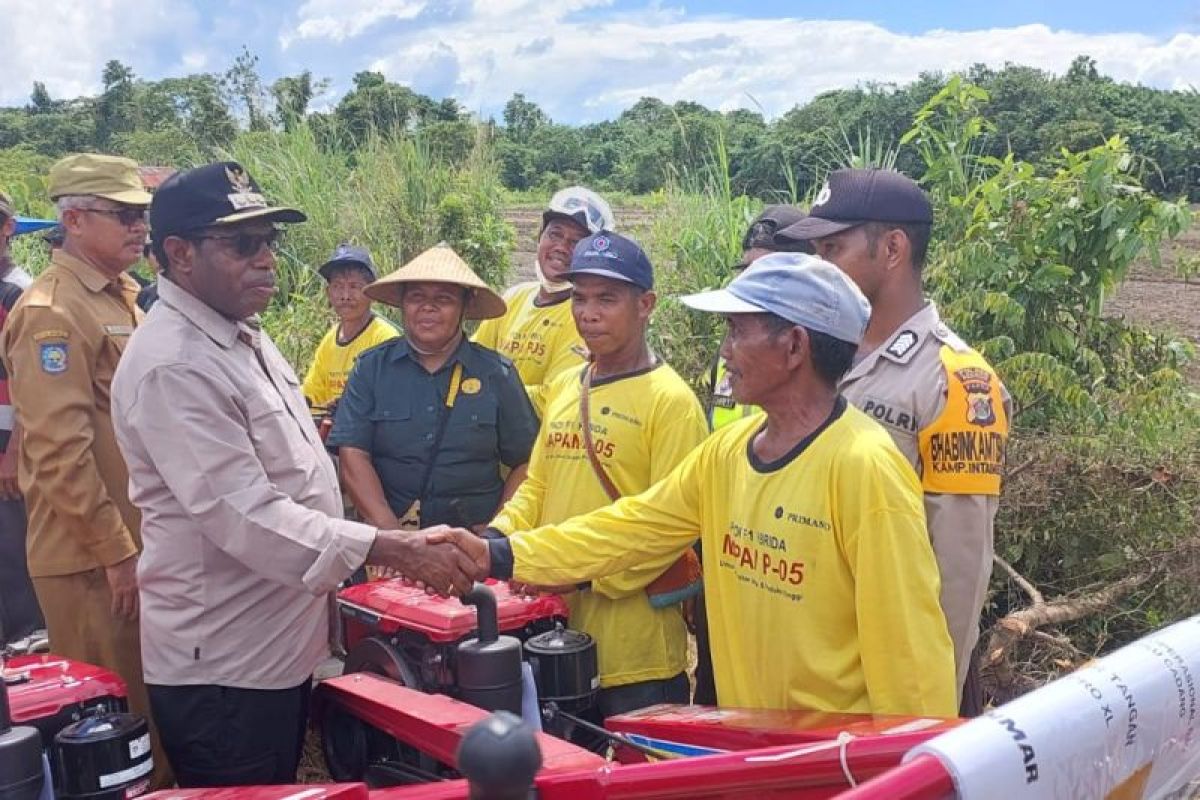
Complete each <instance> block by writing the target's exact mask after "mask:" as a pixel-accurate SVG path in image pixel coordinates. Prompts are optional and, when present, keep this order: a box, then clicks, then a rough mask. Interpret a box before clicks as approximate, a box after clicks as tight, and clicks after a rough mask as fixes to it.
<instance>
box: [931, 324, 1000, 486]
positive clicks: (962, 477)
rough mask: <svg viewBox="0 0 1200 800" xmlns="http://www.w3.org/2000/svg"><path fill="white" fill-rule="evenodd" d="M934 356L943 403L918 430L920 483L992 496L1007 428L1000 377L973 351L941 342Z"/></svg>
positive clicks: (998, 474)
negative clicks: (942, 375) (941, 381)
mask: <svg viewBox="0 0 1200 800" xmlns="http://www.w3.org/2000/svg"><path fill="white" fill-rule="evenodd" d="M939 357H940V360H941V366H942V369H943V370H944V373H945V376H946V401H945V406H944V407H943V409H942V412H941V414H940V415H938V417H937V419H935V420H934V421H933V423H932V424H930V425H929V427H927V428H924V429H923V430H921V432H920V434H919V443H918V447H919V452H920V456H921V466H922V474H921V483H922V486H923V488H924V489H925V491H927V492H935V493H939V494H977V495H993V496H994V495H998V494H1000V483H1001V477H1002V476H1003V474H1004V457H1005V450H1006V449H1007V444H1008V430H1009V428H1008V426H1009V422H1008V414H1007V411H1006V410H1005V407H1004V396H1003V388H1002V386H1001V384H1000V379H999V378H998V377H997V376H996V373H995V372H994V371H993V370H992V368H991V367H990V366H989V365H988V363H987V362H986V361H985V360H984V359H983V357H982V356H980V355H979V354H978V353H975V352H974V351H970V352H967V353H959V352H957V351H955V350H954V349H953V348H952V347H950V346H949V345H945V346H943V347H942V348H941V351H940V353H939Z"/></svg>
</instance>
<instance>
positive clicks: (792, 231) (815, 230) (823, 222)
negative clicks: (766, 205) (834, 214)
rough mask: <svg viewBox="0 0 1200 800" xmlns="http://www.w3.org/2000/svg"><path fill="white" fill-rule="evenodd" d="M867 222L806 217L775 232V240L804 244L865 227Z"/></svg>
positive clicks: (863, 220)
mask: <svg viewBox="0 0 1200 800" xmlns="http://www.w3.org/2000/svg"><path fill="white" fill-rule="evenodd" d="M868 221H869V220H865V219H859V220H841V219H821V218H820V217H813V216H808V217H805V218H804V219H802V220H800V221H799V222H795V223H793V224H791V225H789V226H787V227H786V228H783V229H782V230H780V231H777V232H776V234H775V238H776V239H782V240H784V241H788V242H806V241H808V240H810V239H821V238H823V237H825V236H833V235H834V234H835V233H841V232H842V231H848V230H850V229H851V228H855V227H858V226H859V225H865V224H866V223H867V222H868Z"/></svg>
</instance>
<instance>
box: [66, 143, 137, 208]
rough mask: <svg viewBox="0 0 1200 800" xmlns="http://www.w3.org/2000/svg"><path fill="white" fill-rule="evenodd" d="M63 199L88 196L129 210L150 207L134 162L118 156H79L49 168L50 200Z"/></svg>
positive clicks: (90, 154) (80, 154)
mask: <svg viewBox="0 0 1200 800" xmlns="http://www.w3.org/2000/svg"><path fill="white" fill-rule="evenodd" d="M66 195H91V196H93V197H103V198H104V199H105V200H112V201H113V202H114V203H125V204H126V205H131V206H148V205H150V193H149V192H147V191H146V188H145V187H144V186H143V185H142V179H141V177H140V176H139V175H138V165H137V162H136V161H134V160H133V159H129V158H121V157H120V156H102V155H98V154H96V153H79V154H78V155H73V156H67V157H66V158H64V159H61V160H59V161H58V162H57V163H55V165H54V166H52V167H51V168H50V199H51V200H57V199H58V198H60V197H64V196H66Z"/></svg>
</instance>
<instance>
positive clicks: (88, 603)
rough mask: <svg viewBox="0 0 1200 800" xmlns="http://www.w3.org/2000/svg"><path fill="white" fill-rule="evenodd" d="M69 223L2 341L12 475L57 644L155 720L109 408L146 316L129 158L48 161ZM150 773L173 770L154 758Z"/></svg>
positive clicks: (128, 510)
mask: <svg viewBox="0 0 1200 800" xmlns="http://www.w3.org/2000/svg"><path fill="white" fill-rule="evenodd" d="M49 188H50V197H51V199H53V200H54V201H55V202H56V203H57V205H58V211H59V218H60V219H61V221H62V225H63V228H64V231H65V234H66V238H65V241H64V242H63V246H62V248H61V249H59V250H55V251H54V254H53V256H52V258H51V262H50V266H49V267H48V268H47V269H46V271H45V272H43V273H42V274H41V275H40V276H38V278H37V279H36V280H35V281H34V282H33V284H32V285H31V286H30V287H29V288H28V289H27V290H26V291H25V293H24V295H22V297H21V299H20V300H19V301H18V303H17V305H16V306H15V308H14V309H13V311H12V314H11V315H10V316H9V318H8V320H7V322H6V324H5V326H4V331H3V334H2V335H0V344H2V347H3V358H4V363H5V366H6V367H7V369H8V374H9V378H10V390H11V394H12V401H13V406H14V407H15V410H16V415H17V417H18V418H19V419H20V420H21V425H22V427H23V429H24V436H23V441H22V443H21V459H20V464H19V469H18V479H19V482H20V487H21V491H22V492H23V493H24V494H25V501H26V505H27V508H28V513H29V533H28V536H29V538H28V554H29V573H30V575H31V576H32V578H33V584H34V589H35V591H36V592H37V596H38V600H39V602H40V603H41V606H42V610H43V612H44V613H45V617H46V627H47V630H48V632H49V635H50V647H51V649H52V650H53V651H54V652H55V653H57V654H58V655H61V656H65V657H67V658H73V659H78V660H79V661H85V662H88V663H91V664H96V665H99V666H102V667H106V668H108V669H111V670H113V671H115V672H117V673H118V674H119V675H120V676H121V678H122V679H123V680H124V681H125V684H126V686H127V688H128V691H129V705H130V708H131V710H132V711H133V712H134V713H137V714H141V715H144V716H146V717H147V718H149V716H150V706H149V703H148V701H147V699H146V690H145V686H144V685H143V682H142V663H141V651H140V647H139V643H138V588H137V558H138V553H139V552H140V551H141V536H140V533H139V524H140V520H139V516H138V512H137V510H136V509H135V508H134V507H133V505H132V504H131V503H130V502H129V497H128V482H129V477H128V474H127V473H126V469H125V462H124V461H123V460H122V458H121V453H120V451H119V450H118V449H117V440H116V437H115V435H114V433H113V425H112V419H111V417H110V414H109V396H110V385H111V383H112V378H113V373H114V372H115V371H116V369H117V361H118V359H120V357H121V352H122V351H123V350H124V349H125V345H126V342H128V341H129V337H130V335H131V334H132V333H133V331H134V328H135V327H136V326H137V324H138V322H139V321H140V320H141V317H142V312H141V311H140V310H139V309H138V307H137V304H136V300H137V293H138V285H137V283H135V282H134V280H133V279H132V278H130V277H129V276H128V275H126V274H125V270H127V269H128V268H129V267H130V266H132V265H133V263H134V262H136V261H137V260H138V259H139V258H140V257H141V254H142V245H143V243H144V242H145V240H146V230H147V226H146V206H147V205H148V204H149V203H150V195H149V194H148V193H147V192H146V191H145V189H144V188H143V187H142V183H141V180H140V179H139V178H138V172H137V164H135V163H134V162H133V161H130V160H129V159H125V158H115V157H112V156H101V155H91V154H81V155H75V156H69V157H67V158H64V159H62V160H61V161H59V162H58V163H56V164H55V165H54V166H53V167H51V169H50V186H49ZM157 763H158V765H159V766H158V771H157V772H156V773H155V784H157V785H163V784H165V783H166V782H167V781H168V780H169V777H168V776H169V770H167V769H166V767H165V760H163V759H158V760H157Z"/></svg>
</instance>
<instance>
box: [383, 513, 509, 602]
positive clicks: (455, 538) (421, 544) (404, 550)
mask: <svg viewBox="0 0 1200 800" xmlns="http://www.w3.org/2000/svg"><path fill="white" fill-rule="evenodd" d="M367 563H368V564H370V565H373V566H381V567H388V568H390V569H392V570H394V571H395V572H398V573H399V574H400V575H402V576H403V577H405V578H407V579H408V580H410V581H413V582H414V583H416V584H418V585H420V586H423V587H424V588H425V589H426V590H427V591H429V592H434V593H436V594H440V595H445V596H452V595H455V594H457V595H460V596H461V595H463V594H465V593H467V592H468V591H470V590H471V587H472V586H474V584H475V582H476V581H482V580H484V579H485V578H487V577H488V574H489V572H490V571H491V558H490V556H489V551H488V545H487V542H486V541H485V540H483V539H481V538H479V537H478V536H476V535H475V534H473V533H471V532H470V531H469V530H466V529H465V528H452V527H450V526H449V525H434V526H432V527H429V528H424V529H422V530H419V531H383V530H381V531H379V533H378V535H377V536H376V537H375V543H374V544H373V545H371V551H370V552H369V553H368V554H367Z"/></svg>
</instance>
